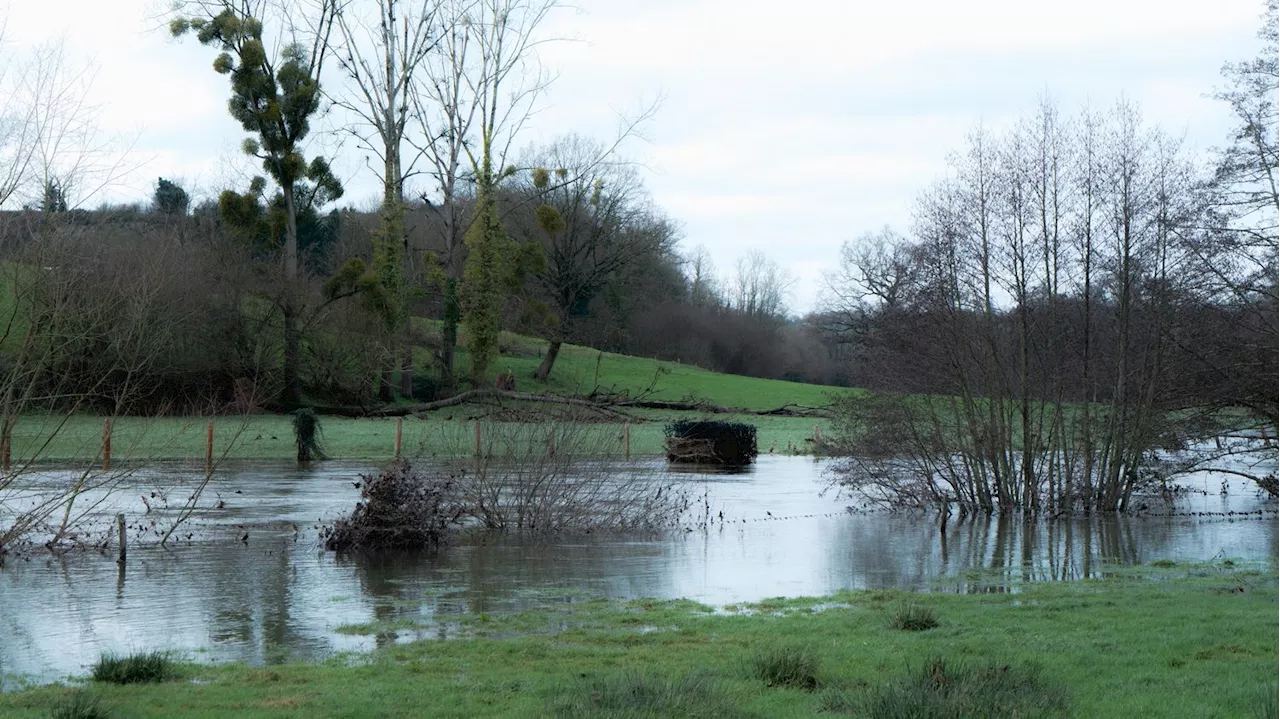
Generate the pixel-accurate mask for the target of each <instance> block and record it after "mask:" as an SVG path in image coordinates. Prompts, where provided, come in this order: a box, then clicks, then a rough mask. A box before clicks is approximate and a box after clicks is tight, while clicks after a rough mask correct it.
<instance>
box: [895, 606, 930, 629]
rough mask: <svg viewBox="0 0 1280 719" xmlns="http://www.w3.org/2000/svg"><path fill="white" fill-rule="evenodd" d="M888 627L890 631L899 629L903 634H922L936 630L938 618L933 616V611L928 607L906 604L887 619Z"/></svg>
mask: <svg viewBox="0 0 1280 719" xmlns="http://www.w3.org/2000/svg"><path fill="white" fill-rule="evenodd" d="M889 627H890V628H891V629H900V630H902V631H904V632H924V631H928V630H930V629H937V628H938V618H937V617H936V616H934V614H933V610H931V609H929V608H928V607H922V606H920V605H918V604H908V605H906V606H904V607H901V608H900V609H898V610H897V611H896V612H894V613H893V616H892V617H890V618H889Z"/></svg>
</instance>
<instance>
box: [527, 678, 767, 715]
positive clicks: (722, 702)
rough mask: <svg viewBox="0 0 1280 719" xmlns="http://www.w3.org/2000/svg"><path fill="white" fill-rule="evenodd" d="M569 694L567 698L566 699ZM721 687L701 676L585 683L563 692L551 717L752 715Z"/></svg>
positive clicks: (624, 679)
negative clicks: (736, 703) (737, 704)
mask: <svg viewBox="0 0 1280 719" xmlns="http://www.w3.org/2000/svg"><path fill="white" fill-rule="evenodd" d="M565 695H568V696H565ZM734 704H735V703H734V701H733V699H732V698H730V697H729V696H727V694H726V693H725V691H724V690H723V689H722V688H721V687H720V685H719V684H717V683H715V682H712V681H711V680H709V679H706V678H705V677H701V676H683V677H676V678H665V677H661V676H655V675H646V674H625V675H619V676H611V677H607V678H605V679H603V680H598V681H595V682H591V683H590V684H586V683H583V684H581V685H577V686H573V687H571V688H569V689H567V690H565V691H564V692H562V695H561V698H560V699H559V701H558V702H556V703H555V705H554V707H553V708H552V709H551V711H550V712H548V713H549V715H551V716H557V717H635V718H636V719H640V718H642V717H643V718H645V719H649V718H652V719H667V718H668V717H689V718H690V719H698V718H700V717H708V718H710V717H716V718H717V719H719V718H721V717H724V718H726V719H733V718H734V717H747V716H750V715H748V714H746V713H745V712H743V711H742V710H741V709H738V708H737V707H736V706H735V705H734Z"/></svg>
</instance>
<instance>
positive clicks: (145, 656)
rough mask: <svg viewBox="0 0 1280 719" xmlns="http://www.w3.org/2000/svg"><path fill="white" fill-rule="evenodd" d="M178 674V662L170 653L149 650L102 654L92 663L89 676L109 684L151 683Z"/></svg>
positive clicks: (171, 677)
mask: <svg viewBox="0 0 1280 719" xmlns="http://www.w3.org/2000/svg"><path fill="white" fill-rule="evenodd" d="M178 674H179V672H178V664H177V662H176V661H175V660H174V658H173V655H172V654H171V653H169V652H164V651H150V652H135V653H133V654H111V653H108V654H103V655H102V656H101V657H99V658H98V661H97V662H96V663H95V664H94V665H93V669H92V672H91V677H92V678H93V680H94V681H95V682H108V683H110V684H151V683H155V682H166V681H169V680H170V679H174V678H177V676H178Z"/></svg>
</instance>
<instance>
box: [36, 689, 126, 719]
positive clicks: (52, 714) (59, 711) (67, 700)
mask: <svg viewBox="0 0 1280 719" xmlns="http://www.w3.org/2000/svg"><path fill="white" fill-rule="evenodd" d="M110 716H111V710H110V709H107V707H106V706H105V705H104V704H103V703H102V697H100V696H98V695H97V694H94V693H93V692H88V691H77V692H73V693H71V694H69V695H67V696H66V697H63V698H62V699H61V700H60V701H58V703H56V704H54V705H53V708H52V709H50V710H49V719H109V717H110Z"/></svg>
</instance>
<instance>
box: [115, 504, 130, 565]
mask: <svg viewBox="0 0 1280 719" xmlns="http://www.w3.org/2000/svg"><path fill="white" fill-rule="evenodd" d="M116 539H117V540H119V542H120V554H119V555H118V556H117V557H116V564H120V565H123V564H124V557H125V553H126V552H127V549H126V547H127V546H128V542H127V541H125V536H124V515H123V514H117V515H116Z"/></svg>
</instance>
